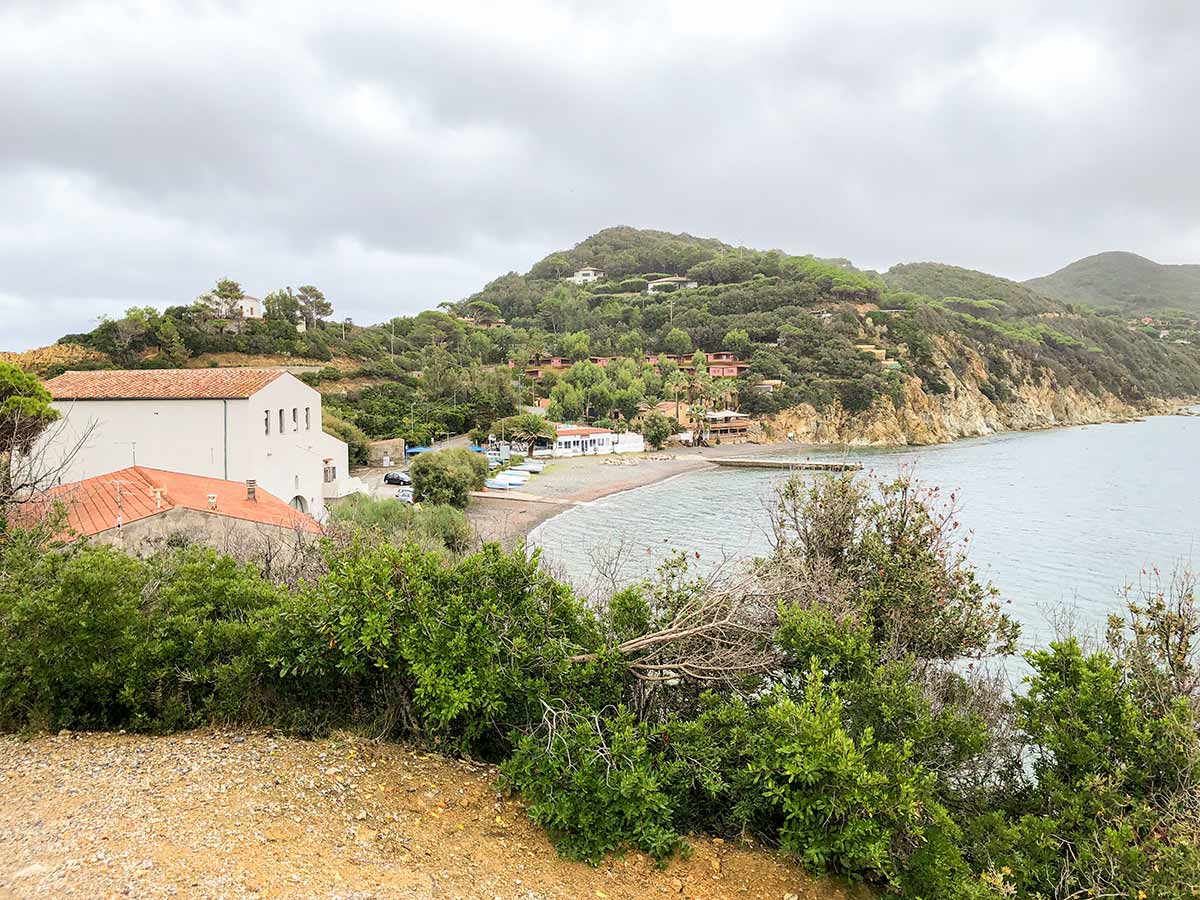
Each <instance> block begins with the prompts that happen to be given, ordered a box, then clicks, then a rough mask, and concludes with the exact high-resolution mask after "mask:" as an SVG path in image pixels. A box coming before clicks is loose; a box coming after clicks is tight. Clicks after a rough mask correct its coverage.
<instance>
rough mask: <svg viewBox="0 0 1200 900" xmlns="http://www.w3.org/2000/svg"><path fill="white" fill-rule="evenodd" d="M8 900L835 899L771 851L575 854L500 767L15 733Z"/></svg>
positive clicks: (731, 848) (218, 740) (0, 809)
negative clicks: (565, 855)
mask: <svg viewBox="0 0 1200 900" xmlns="http://www.w3.org/2000/svg"><path fill="white" fill-rule="evenodd" d="M0 796H2V797H3V803H2V804H0V897H4V898H34V897H38V898H44V897H81V898H89V900H90V898H122V897H147V898H159V897H175V898H193V897H194V898H239V900H244V898H310V897H311V898H318V897H319V898H330V900H333V898H336V900H371V898H374V900H387V898H455V897H458V898H472V900H474V898H481V900H510V898H511V900H518V898H520V900H551V898H553V900H575V898H584V897H587V898H613V900H619V898H630V900H632V898H644V897H659V896H669V897H687V898H703V900H718V898H723V900H732V898H757V897H764V898H774V900H799V898H809V900H834V898H846V897H849V896H851V894H850V893H847V892H845V891H844V890H843V889H841V888H839V887H837V886H835V885H832V884H831V883H829V882H825V881H819V880H814V879H811V878H809V877H807V876H805V875H804V874H803V873H802V872H801V871H800V870H799V869H798V868H797V867H796V866H795V865H793V864H791V863H789V862H787V861H785V860H783V859H781V858H780V857H779V856H778V855H777V854H774V853H772V852H770V851H767V850H764V849H755V848H752V847H746V846H735V844H734V843H733V842H729V843H724V842H720V841H717V840H706V839H697V840H694V841H693V842H692V843H693V846H694V852H693V853H692V855H691V857H690V858H689V859H687V860H676V861H674V862H672V863H671V864H670V865H669V866H668V867H667V868H666V869H659V868H657V867H656V866H655V865H654V864H653V862H652V861H651V860H650V859H648V858H647V857H646V856H645V855H643V854H640V853H632V854H629V855H627V856H624V857H621V858H613V859H611V860H609V861H608V862H606V863H604V864H602V865H600V866H599V867H596V868H593V867H590V866H587V865H585V864H582V863H574V862H570V861H568V860H564V859H562V858H560V857H559V856H558V855H557V853H556V852H555V850H554V849H553V847H552V846H551V844H550V843H549V841H548V840H547V839H546V836H545V835H544V833H543V832H542V831H541V830H540V829H539V828H537V827H536V826H534V825H533V824H532V823H530V822H529V821H528V819H527V818H526V817H525V816H524V814H523V812H522V810H521V807H520V805H519V802H517V801H515V800H512V799H509V798H508V797H506V796H504V795H502V794H500V793H498V792H497V788H496V783H495V770H494V769H492V768H491V767H489V766H486V765H479V764H471V763H468V762H461V761H453V760H447V759H445V758H442V757H438V756H435V755H428V754H423V753H418V752H414V751H413V750H412V749H410V748H408V747H405V746H402V745H397V744H386V743H374V742H370V741H366V740H361V739H353V738H334V739H327V740H320V741H300V740H295V739H291V738H284V737H279V736H275V735H272V734H268V733H261V732H251V731H230V732H213V731H204V732H191V733H187V734H181V735H175V736H170V737H146V736H131V735H116V734H72V735H59V736H53V737H39V738H36V739H34V740H31V741H28V742H22V741H21V740H19V739H17V738H14V737H12V736H5V737H0Z"/></svg>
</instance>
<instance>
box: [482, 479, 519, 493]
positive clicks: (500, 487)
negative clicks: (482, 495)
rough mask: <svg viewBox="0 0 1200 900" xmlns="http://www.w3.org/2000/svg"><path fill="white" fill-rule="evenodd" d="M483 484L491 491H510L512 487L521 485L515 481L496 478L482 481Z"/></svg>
mask: <svg viewBox="0 0 1200 900" xmlns="http://www.w3.org/2000/svg"><path fill="white" fill-rule="evenodd" d="M483 486H484V487H485V488H488V489H489V490H493V491H511V490H512V489H513V488H518V487H520V486H521V485H520V484H519V483H518V482H516V481H501V480H500V479H498V478H489V479H488V480H487V481H485V482H484V483H483Z"/></svg>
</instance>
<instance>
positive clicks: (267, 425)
mask: <svg viewBox="0 0 1200 900" xmlns="http://www.w3.org/2000/svg"><path fill="white" fill-rule="evenodd" d="M270 433H271V411H270V410H269V409H264V410H263V434H267V435H269V434H270Z"/></svg>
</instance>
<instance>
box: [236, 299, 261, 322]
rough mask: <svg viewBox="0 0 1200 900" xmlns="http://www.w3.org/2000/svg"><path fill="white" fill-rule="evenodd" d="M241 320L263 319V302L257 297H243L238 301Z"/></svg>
mask: <svg viewBox="0 0 1200 900" xmlns="http://www.w3.org/2000/svg"><path fill="white" fill-rule="evenodd" d="M238 306H239V307H240V308H241V311H242V318H243V319H261V318H262V317H263V302H262V301H261V300H259V299H258V298H257V297H246V296H243V297H242V299H241V300H239V301H238Z"/></svg>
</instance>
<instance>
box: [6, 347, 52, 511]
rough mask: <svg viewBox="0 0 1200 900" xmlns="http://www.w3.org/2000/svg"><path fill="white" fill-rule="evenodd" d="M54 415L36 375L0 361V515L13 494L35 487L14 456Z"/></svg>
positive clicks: (23, 449) (46, 426)
mask: <svg viewBox="0 0 1200 900" xmlns="http://www.w3.org/2000/svg"><path fill="white" fill-rule="evenodd" d="M57 418H58V411H57V410H55V409H54V407H52V406H51V405H50V392H49V391H47V390H46V389H45V388H44V387H42V384H41V382H40V381H38V380H37V378H35V377H34V376H32V375H30V374H28V373H26V372H24V371H22V370H21V369H18V368H17V367H16V366H12V365H9V364H8V363H5V362H0V516H2V514H3V509H4V507H5V505H6V504H7V502H8V500H9V498H10V497H11V496H12V495H13V494H14V493H16V492H20V491H21V490H22V489H24V488H28V487H35V486H36V485H34V484H31V483H30V481H31V480H33V479H31V476H32V475H34V474H35V473H30V472H27V471H25V470H26V469H27V468H28V466H27V465H23V464H22V463H20V462H19V461H18V460H16V459H14V455H16V454H22V453H26V452H27V451H28V450H29V448H30V447H31V446H33V443H34V441H36V440H37V439H38V436H39V435H41V434H42V433H43V432H44V431H45V430H46V429H47V428H48V427H49V426H50V424H51V423H52V422H54V421H55V420H56V419H57ZM2 525H3V518H0V526H2Z"/></svg>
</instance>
